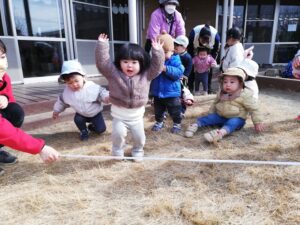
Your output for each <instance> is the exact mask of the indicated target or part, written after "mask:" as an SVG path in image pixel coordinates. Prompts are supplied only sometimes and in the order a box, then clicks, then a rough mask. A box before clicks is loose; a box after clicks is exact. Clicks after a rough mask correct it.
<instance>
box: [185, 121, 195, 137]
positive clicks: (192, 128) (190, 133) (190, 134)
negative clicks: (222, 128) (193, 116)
mask: <svg viewBox="0 0 300 225" xmlns="http://www.w3.org/2000/svg"><path fill="white" fill-rule="evenodd" d="M197 130H198V124H197V123H193V124H191V125H190V126H189V127H188V128H187V130H186V131H185V136H186V137H188V138H189V137H193V136H194V134H195V133H196V131H197Z"/></svg>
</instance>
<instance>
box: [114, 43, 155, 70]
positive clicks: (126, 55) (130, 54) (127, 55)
mask: <svg viewBox="0 0 300 225" xmlns="http://www.w3.org/2000/svg"><path fill="white" fill-rule="evenodd" d="M123 59H131V60H137V61H139V63H140V71H139V73H143V72H144V71H145V70H147V69H148V68H149V67H150V55H149V53H147V52H146V51H145V50H144V49H143V48H142V47H141V46H139V45H137V44H132V43H127V44H124V45H122V46H121V48H120V49H119V51H118V53H117V55H116V58H115V65H116V67H117V68H118V69H119V70H121V64H120V62H121V60H123Z"/></svg>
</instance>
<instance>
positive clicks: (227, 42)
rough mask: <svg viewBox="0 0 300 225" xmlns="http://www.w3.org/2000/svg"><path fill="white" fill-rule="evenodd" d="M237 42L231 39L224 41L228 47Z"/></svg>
mask: <svg viewBox="0 0 300 225" xmlns="http://www.w3.org/2000/svg"><path fill="white" fill-rule="evenodd" d="M236 41H237V40H235V39H233V38H228V39H227V41H226V44H227V45H229V46H232V45H234V44H235V43H236Z"/></svg>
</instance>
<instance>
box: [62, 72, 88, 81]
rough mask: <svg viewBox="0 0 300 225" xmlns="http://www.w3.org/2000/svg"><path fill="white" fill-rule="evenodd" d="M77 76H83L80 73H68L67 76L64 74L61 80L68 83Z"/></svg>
mask: <svg viewBox="0 0 300 225" xmlns="http://www.w3.org/2000/svg"><path fill="white" fill-rule="evenodd" d="M76 75H81V76H83V75H82V74H80V73H67V74H62V75H60V77H61V79H63V81H64V82H68V81H69V80H70V79H72V78H73V77H74V76H76Z"/></svg>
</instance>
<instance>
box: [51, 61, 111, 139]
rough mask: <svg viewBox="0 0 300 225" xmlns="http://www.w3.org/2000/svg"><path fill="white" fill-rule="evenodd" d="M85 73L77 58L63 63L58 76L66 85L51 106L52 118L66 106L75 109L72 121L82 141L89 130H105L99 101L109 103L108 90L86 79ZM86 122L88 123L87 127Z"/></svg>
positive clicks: (86, 136)
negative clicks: (52, 106)
mask: <svg viewBox="0 0 300 225" xmlns="http://www.w3.org/2000/svg"><path fill="white" fill-rule="evenodd" d="M85 75H86V74H85V72H84V71H83V68H82V66H81V64H80V63H79V62H78V61H77V60H69V61H65V62H64V63H63V65H62V69H61V75H60V78H61V79H62V80H63V81H64V82H65V83H66V87H65V89H64V91H63V93H62V94H61V95H60V96H59V97H58V99H57V101H56V103H55V104H54V108H53V119H57V118H58V116H59V114H60V113H61V112H63V111H64V110H65V109H66V108H67V107H72V108H73V109H74V110H75V111H76V113H75V117H74V122H75V124H76V126H77V128H78V129H79V130H80V139H81V140H82V141H87V140H88V138H89V130H90V131H94V132H96V133H98V134H101V133H103V132H104V131H105V130H106V125H105V122H104V119H103V116H102V110H103V105H102V104H101V102H103V103H106V104H108V103H109V93H108V91H107V90H106V89H105V88H103V87H101V86H100V85H98V84H96V83H94V82H93V81H87V80H86V79H85ZM87 123H90V124H89V125H88V127H87ZM88 129H89V130H88Z"/></svg>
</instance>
